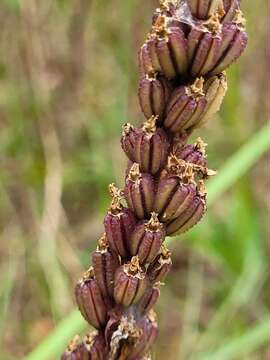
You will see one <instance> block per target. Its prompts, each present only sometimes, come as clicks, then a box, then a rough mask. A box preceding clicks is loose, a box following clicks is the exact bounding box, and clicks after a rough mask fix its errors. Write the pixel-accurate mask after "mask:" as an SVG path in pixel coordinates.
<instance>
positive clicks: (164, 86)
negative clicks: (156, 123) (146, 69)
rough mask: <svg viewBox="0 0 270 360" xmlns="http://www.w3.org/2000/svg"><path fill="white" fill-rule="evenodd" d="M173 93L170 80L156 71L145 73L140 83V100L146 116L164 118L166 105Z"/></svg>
mask: <svg viewBox="0 0 270 360" xmlns="http://www.w3.org/2000/svg"><path fill="white" fill-rule="evenodd" d="M170 93H171V85H170V83H169V81H168V80H167V79H166V78H164V77H161V76H158V75H157V74H156V73H152V74H146V75H144V76H143V77H142V78H141V80H140V83H139V91H138V95H139V102H140V106H141V109H142V112H143V113H144V115H145V117H146V118H147V119H149V118H150V117H151V116H159V119H161V118H162V116H163V114H164V110H165V105H166V103H167V101H168V99H169V96H170Z"/></svg>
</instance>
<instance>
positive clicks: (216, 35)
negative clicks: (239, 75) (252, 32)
mask: <svg viewBox="0 0 270 360" xmlns="http://www.w3.org/2000/svg"><path fill="white" fill-rule="evenodd" d="M243 24H244V18H243V17H242V15H240V13H239V14H238V17H237V19H235V21H233V22H227V23H225V24H222V23H221V22H220V19H219V16H218V15H213V17H211V18H210V19H209V20H207V21H206V22H205V23H204V26H203V27H201V28H200V27H192V28H191V31H190V33H189V34H188V38H187V43H188V45H187V46H188V62H189V65H190V75H191V76H193V77H198V76H205V75H217V74H219V73H221V72H222V71H224V70H226V69H227V68H228V67H229V66H230V65H231V64H232V63H233V62H234V61H236V60H237V59H238V58H239V57H240V55H241V54H242V53H243V51H244V50H245V48H246V45H247V34H246V32H245V29H244V25H243Z"/></svg>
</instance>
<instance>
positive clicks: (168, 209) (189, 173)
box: [154, 155, 197, 223]
mask: <svg viewBox="0 0 270 360" xmlns="http://www.w3.org/2000/svg"><path fill="white" fill-rule="evenodd" d="M196 194H197V192H196V184H195V182H194V169H193V166H192V164H190V163H186V162H185V161H183V160H179V159H178V158H176V156H174V155H172V156H169V160H168V166H167V170H164V172H163V173H162V175H161V177H160V179H159V182H158V186H157V192H156V197H155V203H154V211H155V212H156V213H158V214H159V219H160V221H162V222H165V223H167V222H168V221H171V220H173V219H176V218H178V217H179V216H181V215H182V214H183V213H184V212H185V211H186V210H187V209H188V208H189V206H190V205H191V204H192V202H193V201H194V198H195V197H196Z"/></svg>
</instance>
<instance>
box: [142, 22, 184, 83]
mask: <svg viewBox="0 0 270 360" xmlns="http://www.w3.org/2000/svg"><path fill="white" fill-rule="evenodd" d="M168 19H169V18H168V17H167V16H164V15H160V16H158V17H157V18H156V20H155V24H154V25H153V27H152V33H151V35H150V37H149V38H148V40H147V41H146V43H145V44H144V45H143V46H142V48H141V50H140V55H139V63H140V68H141V69H143V71H144V73H146V74H149V73H151V72H153V71H154V72H158V73H160V74H163V75H164V76H165V77H167V78H168V79H173V78H175V77H176V76H177V75H181V74H182V75H183V74H185V73H186V71H187V68H188V58H187V40H186V38H185V34H184V32H183V31H182V29H181V28H180V27H176V26H171V23H170V24H169V23H168Z"/></svg>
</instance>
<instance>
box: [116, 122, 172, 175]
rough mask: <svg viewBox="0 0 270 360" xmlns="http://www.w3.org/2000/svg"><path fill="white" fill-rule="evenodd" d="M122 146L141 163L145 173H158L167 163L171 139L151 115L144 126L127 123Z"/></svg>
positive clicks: (127, 153)
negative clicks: (169, 139)
mask: <svg viewBox="0 0 270 360" xmlns="http://www.w3.org/2000/svg"><path fill="white" fill-rule="evenodd" d="M123 130H124V131H123V136H122V141H121V142H122V148H123V150H124V151H125V153H126V155H127V156H128V157H129V159H130V160H132V161H133V162H136V163H138V164H139V165H140V170H141V171H142V172H145V173H151V174H153V175H154V174H156V173H157V172H158V171H160V170H161V169H162V168H163V166H164V165H165V162H166V159H167V155H168V149H169V141H168V138H167V135H166V133H165V132H164V130H162V129H160V128H157V127H156V118H155V117H151V118H150V119H149V120H147V121H146V122H145V123H144V124H143V127H142V128H133V127H132V126H131V125H129V124H126V125H124V128H123Z"/></svg>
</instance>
